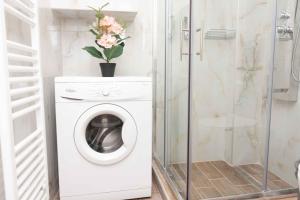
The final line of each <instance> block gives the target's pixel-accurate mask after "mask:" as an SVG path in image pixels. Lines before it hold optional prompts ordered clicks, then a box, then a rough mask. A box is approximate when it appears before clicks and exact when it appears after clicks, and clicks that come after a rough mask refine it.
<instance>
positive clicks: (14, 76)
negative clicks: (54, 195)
mask: <svg viewBox="0 0 300 200" xmlns="http://www.w3.org/2000/svg"><path fill="white" fill-rule="evenodd" d="M37 2H38V0H0V61H1V65H0V142H1V158H2V167H3V177H4V178H3V179H4V189H5V199H6V200H48V199H49V186H48V169H47V154H46V137H45V119H44V101H43V86H42V78H41V66H40V55H39V24H38V5H37ZM7 16H10V17H13V18H15V19H16V20H17V21H19V22H20V23H22V26H25V27H28V29H29V30H30V31H29V34H30V36H29V38H30V40H31V42H30V43H31V44H30V45H28V44H22V43H19V42H17V41H12V40H10V39H9V34H11V32H9V33H8V30H7V25H8V24H7V22H8V20H7V19H8V17H7ZM23 24H24V25H23ZM10 31H12V30H10ZM32 116H33V117H34V120H33V122H34V123H35V126H34V127H36V128H35V130H34V131H33V132H32V133H31V134H28V135H27V136H25V137H22V139H21V140H19V141H18V142H16V139H15V138H16V131H15V130H16V129H17V128H18V127H16V123H15V121H17V120H19V121H20V120H21V121H22V119H26V118H27V119H28V117H32Z"/></svg>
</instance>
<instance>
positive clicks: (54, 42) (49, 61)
mask: <svg viewBox="0 0 300 200" xmlns="http://www.w3.org/2000/svg"><path fill="white" fill-rule="evenodd" d="M50 3H51V1H50V0H45V1H40V2H39V20H40V40H41V41H40V45H41V46H40V48H41V66H42V75H43V87H44V100H45V119H46V134H47V153H48V172H49V186H50V187H49V190H50V199H54V197H55V195H57V192H58V169H57V164H58V163H57V148H56V125H55V100H54V78H55V77H56V76H61V75H62V56H61V32H60V31H61V29H60V20H59V19H58V18H57V17H56V16H55V15H54V14H53V13H52V10H51V8H50Z"/></svg>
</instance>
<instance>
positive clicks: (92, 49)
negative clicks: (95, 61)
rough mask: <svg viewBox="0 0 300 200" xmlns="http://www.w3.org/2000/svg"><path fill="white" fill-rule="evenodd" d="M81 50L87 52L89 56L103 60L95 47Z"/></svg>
mask: <svg viewBox="0 0 300 200" xmlns="http://www.w3.org/2000/svg"><path fill="white" fill-rule="evenodd" d="M83 50H85V51H87V52H88V53H89V54H91V55H92V56H94V57H96V58H100V59H104V58H103V55H102V53H101V52H100V51H99V50H98V49H96V48H95V47H92V46H89V47H84V48H83Z"/></svg>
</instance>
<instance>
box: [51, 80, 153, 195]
mask: <svg viewBox="0 0 300 200" xmlns="http://www.w3.org/2000/svg"><path fill="white" fill-rule="evenodd" d="M151 85H152V83H151V79H150V78H145V77H113V78H92V77H58V78H56V79H55V96H56V97H55V98H56V120H57V148H58V164H59V185H60V199H61V200H121V199H132V198H141V197H148V196H151V184H152V181H151V180H152V179H151V165H152V159H151V157H152V94H151V93H152V86H151Z"/></svg>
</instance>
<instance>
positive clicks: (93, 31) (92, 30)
mask: <svg viewBox="0 0 300 200" xmlns="http://www.w3.org/2000/svg"><path fill="white" fill-rule="evenodd" d="M90 32H91V33H93V34H94V35H95V36H97V35H98V33H97V32H96V31H95V30H94V29H90Z"/></svg>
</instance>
